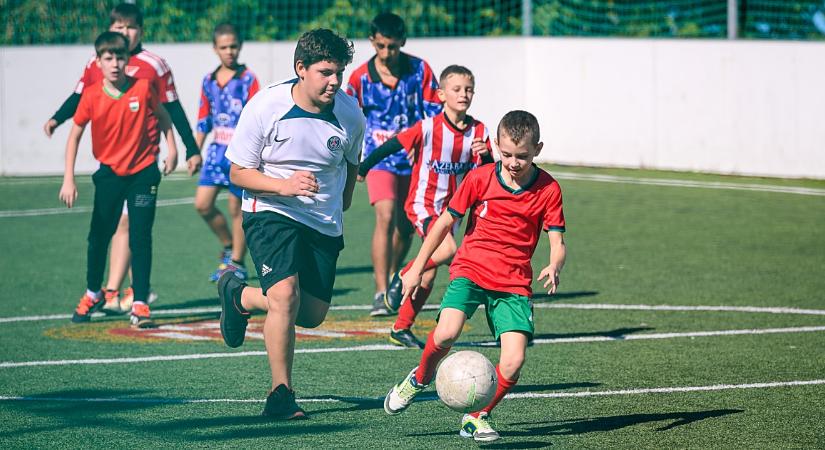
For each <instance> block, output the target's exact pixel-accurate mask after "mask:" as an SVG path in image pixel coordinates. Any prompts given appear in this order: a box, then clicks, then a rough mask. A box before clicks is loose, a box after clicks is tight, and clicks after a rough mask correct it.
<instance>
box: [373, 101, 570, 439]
mask: <svg viewBox="0 0 825 450" xmlns="http://www.w3.org/2000/svg"><path fill="white" fill-rule="evenodd" d="M496 145H497V146H498V148H499V152H500V154H501V161H499V162H498V163H496V164H489V165H487V166H484V167H482V168H479V169H477V170H474V171H472V172H470V174H468V175H467V177H466V178H465V179H464V182H463V183H462V184H461V186H460V187H459V188H458V191H457V192H456V193H455V195H454V196H453V199H452V200H451V201H450V205H449V207H448V208H447V211H448V212H446V213H444V214H441V216H440V217H439V218H438V220H437V221H436V223H435V224H434V225H432V228H431V230H430V233H429V234H428V235H427V237H426V239H424V243H423V244H422V246H421V250H420V251H419V253H418V256H417V257H416V259H415V261H414V263H413V265H412V267H411V268H410V269H409V270H408V271H407V273H406V274H404V276H403V283H404V288H403V289H404V295H405V296H406V295H413V296H415V295H416V291H418V290H419V289H420V286H421V284H422V272H423V270H424V268H425V267H426V263H427V260H428V259H429V258H430V257H431V256H432V255H433V253H434V252H435V250H436V249H437V248H438V246H439V245H440V244H441V241H442V240H443V239H444V237H445V236H447V234H448V232H449V230H450V228H451V227H452V226H453V224H454V223H455V221H456V220H457V219H458V218H461V217H464V215H465V214H467V213H470V214H471V217H470V223H469V224H468V226H467V233H466V235H465V236H464V240H463V241H462V243H461V247H460V248H459V249H458V253H457V254H456V256H455V258H454V259H453V262H452V264H451V265H450V279H451V282H450V285H449V286H448V287H447V292H446V293H445V294H444V298H443V299H442V301H441V309H440V311H439V315H438V325H437V326H436V328H435V329H434V330H433V331H432V332H431V333H430V335H429V336H428V337H427V344H426V346H425V347H424V351H423V353H422V355H421V361H420V363H419V365H418V367H415V368H413V369H412V371H410V373H409V374H408V375H407V377H406V378H404V380H402V381H401V382H400V383H398V384H397V385H395V386H393V387H392V389H390V391H389V393H388V394H387V396H386V398H385V400H384V410H385V411H386V412H387V413H388V414H398V413H400V412H402V411H404V410H405V409H406V408H407V407H408V406H409V405H410V403H411V402H412V401H413V399H414V398H415V396H416V395H417V394H418V393H420V392H421V391H423V390H424V389H425V388H426V387H427V386H428V385H429V384H430V382H431V381H432V379H433V377H434V375H435V370H436V366H437V365H438V362H439V361H441V359H442V358H444V356H446V355H447V353H448V352H449V351H450V347H451V346H452V345H453V343H454V342H455V341H456V340H457V339H458V337H459V336H460V335H461V330H462V327H463V326H464V322H465V321H467V320H468V319H469V318H471V317H472V316H473V313H475V311H476V309H477V308H478V307H479V306H480V305H484V307H485V312H486V313H487V318H488V321H489V323H490V324H491V325H492V326H491V328H492V329H493V331H494V334H495V337H496V338H497V339H500V340H501V355H500V357H499V364H498V366H496V375H497V376H498V387H497V389H496V393H495V396H494V397H493V400H492V401H491V402H490V404H488V405H487V406H485V407H484V408H482V409H481V410H479V411H475V412H472V413H469V414H465V415H464V417H463V418H462V420H461V431H460V435H461V436H462V437H466V438H473V439H474V440H476V441H494V440H496V439H498V438H499V435H498V433H497V432H496V431H495V430H494V429H493V428H492V427H491V426H490V424H489V422H488V420H487V419H489V417H490V413H491V412H492V410H493V408H495V407H496V405H497V404H498V403H499V402H500V401H501V399H502V398H504V396H505V395H506V394H507V392H509V391H510V389H512V388H513V386H514V385H515V384H516V382H517V381H518V377H519V373H520V371H521V367H522V365H523V364H524V359H525V353H526V349H527V341H528V339H529V338H530V337H531V336H532V335H533V329H534V328H533V316H532V314H531V300H530V296H531V295H532V291H531V289H530V284H531V280H532V276H533V270H532V267H531V266H530V258H531V257H532V256H533V252H535V249H536V244H537V243H538V239H539V235H540V234H541V230H543V231H545V232H546V233H547V235H548V237H549V239H550V264H549V265H547V267H545V268H544V269H542V270H541V273H539V276H538V279H539V280H543V279H545V278H547V281H546V282H545V283H544V287H545V288H548V287H549V293H550V294H553V293H555V292H556V289H557V288H558V285H559V274H560V272H561V270H562V267H563V266H564V260H565V255H566V250H565V244H564V239H563V235H562V233H564V231H565V224H564V213H563V211H562V197H561V189H560V188H559V184H558V183H557V182H556V180H555V179H553V177H552V176H550V174H548V173H547V172H545V171H544V170H542V169H539V168H538V167H536V166H535V165H534V164H533V158H535V156H536V155H538V153H539V151H541V148H542V145H543V144H542V143H541V142H539V125H538V121H537V120H536V118H535V117H534V116H533V115H532V114H530V113H528V112H526V111H510V112H509V113H507V114H506V115H505V116H504V118H502V119H501V123H499V126H498V132H497V139H496Z"/></svg>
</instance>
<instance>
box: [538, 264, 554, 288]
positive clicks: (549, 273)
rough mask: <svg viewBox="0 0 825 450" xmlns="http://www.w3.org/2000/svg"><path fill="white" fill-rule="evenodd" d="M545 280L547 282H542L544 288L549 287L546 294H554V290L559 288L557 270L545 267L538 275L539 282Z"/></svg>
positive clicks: (552, 267)
mask: <svg viewBox="0 0 825 450" xmlns="http://www.w3.org/2000/svg"><path fill="white" fill-rule="evenodd" d="M545 278H547V281H545V282H544V288H545V289H547V286H550V289H548V290H547V293H548V294H550V295H553V294H555V293H556V289H558V287H559V270H558V269H556V267H555V266H552V265H550V266H547V267H545V268H544V269H542V270H541V273H540V274H539V281H541V280H543V279H545Z"/></svg>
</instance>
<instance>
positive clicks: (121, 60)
mask: <svg viewBox="0 0 825 450" xmlns="http://www.w3.org/2000/svg"><path fill="white" fill-rule="evenodd" d="M128 60H129V56H128V55H126V54H125V53H121V54H114V53H112V52H104V53H103V54H102V55H100V56H98V57H97V66H98V67H100V71H101V72H103V78H105V79H106V80H108V81H109V82H110V83H116V82H118V81H120V80H123V79H124V78H126V72H125V71H124V70H125V69H126V61H128Z"/></svg>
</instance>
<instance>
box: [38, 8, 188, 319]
mask: <svg viewBox="0 0 825 450" xmlns="http://www.w3.org/2000/svg"><path fill="white" fill-rule="evenodd" d="M109 31H116V32H118V33H121V34H123V35H124V36H126V37H127V39H128V40H129V61H128V63H127V64H126V69H125V70H126V75H128V76H130V77H133V78H139V79H141V78H143V79H147V80H149V82H150V84H151V85H152V86H153V87H154V89H155V92H157V94H158V96H159V99H160V102H161V103H162V104H163V108H165V109H166V111H167V112H168V114H169V116H171V119H172V123H173V124H174V126H175V128H176V129H177V131H178V134H179V135H180V137H181V139H182V140H183V143H184V145H185V147H186V163H187V166H188V171H189V174H190V175H192V174H194V173H195V172H197V171H198V170H199V169H200V166H201V162H202V158H201V155H200V149H199V148H198V146H197V144H196V143H195V139H194V137H193V136H192V130H191V128H190V125H189V120H188V119H187V118H186V114H185V113H184V111H183V107H182V106H181V104H180V101H179V100H178V94H177V90H176V89H175V81H174V78H173V77H172V70H171V69H170V68H169V65H168V64H167V63H166V61H165V60H164V59H163V58H161V57H160V56H158V55H156V54H154V53H152V52H150V51H148V50H146V49H144V48H143V46H142V44H141V39H142V38H143V14H142V13H141V11H140V9H139V8H138V7H137V6H135V5H134V4H132V3H121V4H119V5H117V6H115V7H114V8H113V9H112V11H111V13H110V14H109ZM102 79H103V74H102V72H101V71H100V68H98V66H97V63H96V57H93V58H91V59H90V60H89V62H88V63H87V64H86V67H85V69H84V71H83V75H82V76H81V78H80V80H79V81H78V83H77V86H76V87H75V91H74V92H73V93H72V94H71V95H70V96H69V97H68V98H67V99H66V101H64V102H63V105H61V106H60V109H58V110H57V112H55V113H54V115H53V116H52V117H51V118H49V120H47V121H46V123H45V124H44V125H43V131H44V132H45V133H46V136H49V137H51V135H52V133H53V132H54V130H55V129H56V128H57V127H58V126H60V124H61V123H63V122H64V121H66V120H67V119H69V118H71V117H72V116H73V115H74V114H75V110H76V109H77V105H78V102H79V101H80V96H81V94H82V93H83V91H84V90H85V88H86V87H87V86H90V85H92V84H94V83H95V82H97V81H101V80H102ZM127 212H128V211H127V209H126V208H125V207H124V208H123V216H122V217H121V219H120V223H119V224H118V228H117V231H116V233H115V236H114V237H113V238H112V246H111V247H112V248H111V255H110V264H109V279H108V281H107V282H106V289H105V290H104V296H105V297H106V305H105V306H104V308H103V310H104V312H106V313H107V314H117V313H126V312H129V311H130V310H131V303H132V301H133V299H134V290H133V288H132V287H129V288H126V289H125V290H124V291H123V292H120V287H121V283H122V282H123V279H124V278H125V277H126V272H127V271H128V269H129V260H130V254H129V220H128V218H127ZM156 297H157V296H156V295H155V293H154V292H151V293H150V298H149V302H151V301H153V300H154V298H156Z"/></svg>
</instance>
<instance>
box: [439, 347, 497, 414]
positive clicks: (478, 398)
mask: <svg viewBox="0 0 825 450" xmlns="http://www.w3.org/2000/svg"><path fill="white" fill-rule="evenodd" d="M497 384H498V380H497V379H496V368H495V367H493V363H491V362H490V360H488V359H487V358H485V357H484V355H482V354H481V353H478V352H472V351H461V352H456V353H453V354H452V355H450V356H448V357H447V358H445V359H444V361H442V362H441V365H440V366H439V367H438V372H436V376H435V389H436V391H438V398H440V399H441V401H442V402H444V404H445V405H447V407H449V408H450V409H452V410H455V411H458V412H461V413H468V412H473V411H478V410H479V409H481V408H483V407H485V406H487V405H488V404H489V403H490V401H491V400H492V399H493V396H494V395H495V394H496V386H497Z"/></svg>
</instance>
